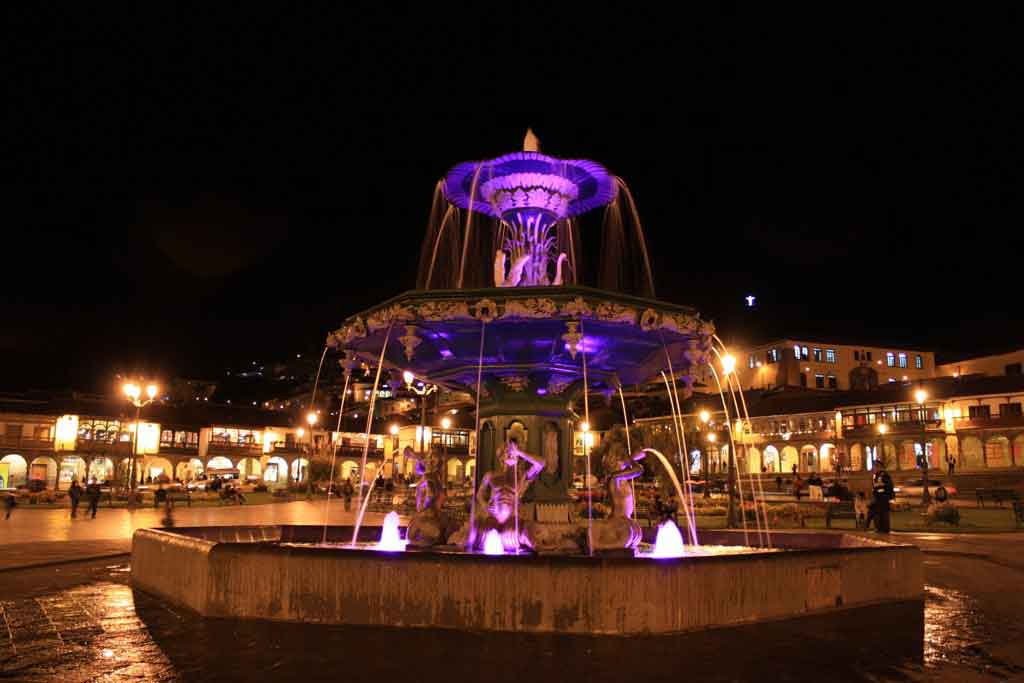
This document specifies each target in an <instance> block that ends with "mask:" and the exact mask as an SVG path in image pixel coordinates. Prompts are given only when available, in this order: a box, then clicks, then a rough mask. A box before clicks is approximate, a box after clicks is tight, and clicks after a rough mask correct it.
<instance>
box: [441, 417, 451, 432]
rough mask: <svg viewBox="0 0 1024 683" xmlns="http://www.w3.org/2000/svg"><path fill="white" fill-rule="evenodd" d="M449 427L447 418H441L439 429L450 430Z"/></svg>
mask: <svg viewBox="0 0 1024 683" xmlns="http://www.w3.org/2000/svg"><path fill="white" fill-rule="evenodd" d="M451 427H452V421H451V420H449V419H448V418H447V417H445V418H441V429H451Z"/></svg>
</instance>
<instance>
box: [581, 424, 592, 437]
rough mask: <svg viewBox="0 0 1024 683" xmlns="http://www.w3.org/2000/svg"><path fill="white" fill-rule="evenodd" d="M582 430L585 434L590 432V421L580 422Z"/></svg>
mask: <svg viewBox="0 0 1024 683" xmlns="http://www.w3.org/2000/svg"><path fill="white" fill-rule="evenodd" d="M580 431H581V432H583V433H584V434H586V433H587V432H589V431H590V423H589V422H583V423H581V424H580Z"/></svg>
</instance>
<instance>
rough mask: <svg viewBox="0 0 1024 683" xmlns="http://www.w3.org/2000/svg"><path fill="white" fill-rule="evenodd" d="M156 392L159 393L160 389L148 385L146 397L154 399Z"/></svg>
mask: <svg viewBox="0 0 1024 683" xmlns="http://www.w3.org/2000/svg"><path fill="white" fill-rule="evenodd" d="M158 391H160V387H158V386H157V385H155V384H150V385H149V386H148V387H146V395H147V396H149V398H150V399H154V398H156V393H157V392H158Z"/></svg>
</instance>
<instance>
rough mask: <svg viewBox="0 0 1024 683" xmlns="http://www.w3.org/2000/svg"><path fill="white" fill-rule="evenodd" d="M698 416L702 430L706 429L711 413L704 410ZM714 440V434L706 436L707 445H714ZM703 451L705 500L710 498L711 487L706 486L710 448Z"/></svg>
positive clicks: (702, 467)
mask: <svg viewBox="0 0 1024 683" xmlns="http://www.w3.org/2000/svg"><path fill="white" fill-rule="evenodd" d="M699 415H700V421H701V422H702V423H703V424H704V428H705V429H706V428H707V424H708V422H710V421H711V413H709V412H708V411H706V410H702V411H700V414H699ZM716 438H717V437H716V436H715V434H714V432H712V433H710V434H708V442H709V443H714V442H715V439H716ZM704 450H705V451H706V452H705V453H704V455H703V456H702V457H701V469H702V470H704V497H705V498H710V497H711V487H709V486H708V455H710V454H711V448H710V447H708V448H706V449H704ZM689 461H690V459H689V458H687V459H686V462H689Z"/></svg>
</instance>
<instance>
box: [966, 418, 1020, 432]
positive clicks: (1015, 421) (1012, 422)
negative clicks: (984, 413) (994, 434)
mask: <svg viewBox="0 0 1024 683" xmlns="http://www.w3.org/2000/svg"><path fill="white" fill-rule="evenodd" d="M953 427H954V429H956V430H957V431H960V430H961V429H1007V428H1020V427H1024V415H990V416H988V417H981V416H979V417H956V418H953Z"/></svg>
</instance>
